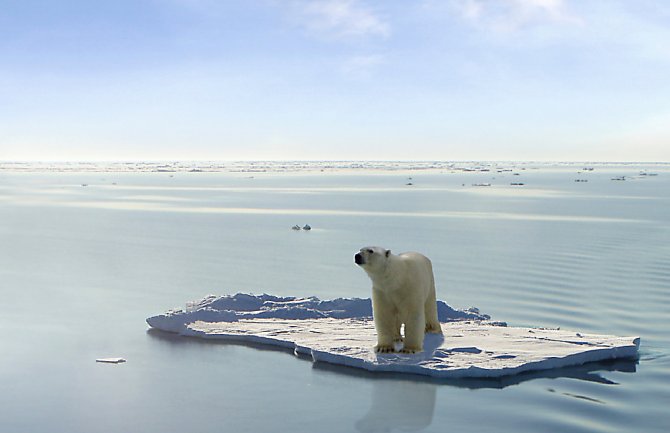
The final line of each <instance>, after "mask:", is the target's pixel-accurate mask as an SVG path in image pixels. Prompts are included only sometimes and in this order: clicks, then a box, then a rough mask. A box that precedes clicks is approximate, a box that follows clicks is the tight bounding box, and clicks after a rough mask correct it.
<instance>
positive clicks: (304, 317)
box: [147, 294, 640, 378]
mask: <svg viewBox="0 0 670 433" xmlns="http://www.w3.org/2000/svg"><path fill="white" fill-rule="evenodd" d="M438 305H439V308H438V316H439V319H440V322H442V331H443V333H444V336H441V335H434V334H427V335H426V339H425V341H424V351H423V352H421V353H418V354H414V355H407V354H402V353H390V354H378V353H375V352H374V350H373V347H374V345H375V343H376V333H375V328H374V323H373V321H372V308H371V304H370V300H369V299H335V300H331V301H322V300H319V299H318V298H315V297H310V298H292V297H277V296H272V295H259V296H255V295H246V294H237V295H232V296H209V297H207V298H205V299H203V300H201V301H198V302H194V303H191V304H189V305H187V307H186V308H185V309H180V310H173V311H168V312H167V313H165V314H161V315H157V316H154V317H150V318H148V319H147V323H148V324H149V325H150V326H152V327H153V328H156V329H160V330H163V331H170V332H176V333H179V334H181V335H184V336H189V337H200V338H205V339H222V340H228V341H241V342H248V343H258V344H267V345H272V346H279V347H284V348H288V349H291V350H294V352H295V353H296V354H299V355H308V356H311V357H312V359H313V360H314V361H315V362H326V363H331V364H338V365H345V366H349V367H356V368H362V369H365V370H369V371H380V372H398V373H412V374H420V375H426V376H431V377H438V378H465V377H479V378H481V377H501V376H508V375H514V374H517V373H521V372H526V371H537V370H547V369H554V368H561V367H568V366H575V365H581V364H584V363H587V362H592V361H603V360H607V359H615V358H635V357H636V356H637V352H638V348H639V344H640V339H639V337H617V336H610V335H594V334H585V333H580V332H574V331H567V330H558V329H544V328H519V327H508V326H505V324H504V323H502V322H490V321H489V320H488V319H489V316H486V315H483V314H481V313H479V311H477V310H476V309H470V310H455V309H453V308H451V307H449V306H448V305H447V304H445V303H444V302H442V301H439V304H438Z"/></svg>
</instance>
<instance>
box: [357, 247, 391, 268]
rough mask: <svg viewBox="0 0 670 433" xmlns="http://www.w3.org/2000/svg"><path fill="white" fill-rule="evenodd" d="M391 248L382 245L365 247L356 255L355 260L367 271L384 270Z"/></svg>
mask: <svg viewBox="0 0 670 433" xmlns="http://www.w3.org/2000/svg"><path fill="white" fill-rule="evenodd" d="M390 255H391V250H387V249H386V248H382V247H363V248H361V250H360V251H359V252H357V253H356V255H355V256H354V262H355V263H356V264H357V265H358V266H360V267H361V268H363V269H364V270H365V271H366V272H367V273H376V272H380V271H383V269H384V268H385V267H386V260H387V259H388V258H389V256H390Z"/></svg>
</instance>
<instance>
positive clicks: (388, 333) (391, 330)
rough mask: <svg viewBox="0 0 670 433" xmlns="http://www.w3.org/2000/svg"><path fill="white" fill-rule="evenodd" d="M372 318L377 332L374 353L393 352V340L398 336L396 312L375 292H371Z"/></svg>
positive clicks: (390, 304)
mask: <svg viewBox="0 0 670 433" xmlns="http://www.w3.org/2000/svg"><path fill="white" fill-rule="evenodd" d="M372 317H373V319H374V321H375V329H376V330H377V346H375V352H377V353H389V352H393V351H395V346H394V344H393V339H394V338H397V337H398V336H400V328H399V326H398V312H397V311H396V308H395V306H393V304H392V303H391V302H389V301H388V299H386V297H385V296H384V295H383V294H381V293H376V292H375V291H373V292H372ZM396 328H397V329H396Z"/></svg>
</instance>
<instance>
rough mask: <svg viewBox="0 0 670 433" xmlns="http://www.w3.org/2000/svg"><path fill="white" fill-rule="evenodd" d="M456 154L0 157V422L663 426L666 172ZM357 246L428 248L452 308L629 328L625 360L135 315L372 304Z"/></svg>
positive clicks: (668, 237)
mask: <svg viewBox="0 0 670 433" xmlns="http://www.w3.org/2000/svg"><path fill="white" fill-rule="evenodd" d="M352 167H356V168H355V169H353V168H352ZM473 167H474V169H473V170H472V171H466V170H464V169H463V168H464V166H453V165H448V164H441V165H440V164H435V165H428V166H426V165H421V166H415V167H414V168H417V169H416V170H407V168H412V167H411V166H410V167H407V166H397V165H394V164H387V165H383V164H381V165H380V166H373V167H372V166H369V165H368V166H365V165H364V166H362V167H359V166H358V165H355V164H349V165H346V164H345V165H344V166H338V167H336V168H331V167H330V166H325V165H323V164H321V165H315V166H309V165H307V166H304V165H301V164H294V165H290V166H286V165H277V164H274V165H273V164H271V163H268V164H263V165H262V166H261V165H254V166H250V165H248V166H244V167H242V168H240V167H237V166H235V167H234V168H235V169H234V170H225V169H217V170H216V171H214V172H188V171H187V170H185V169H184V167H181V166H180V167H177V171H176V172H170V171H161V172H150V171H148V170H146V167H140V168H138V167H137V166H132V167H130V166H129V167H125V168H124V171H123V172H120V171H116V170H119V166H114V167H111V168H110V167H108V166H99V167H96V166H94V165H93V166H86V167H81V166H75V167H74V168H73V167H70V166H60V167H56V168H53V167H50V166H43V165H40V166H30V165H20V166H11V165H10V166H8V165H5V166H2V167H0V296H1V299H2V301H1V302H0V332H1V333H2V337H0V354H1V356H0V384H2V392H0V431H2V432H69V433H76V432H118V431H137V432H140V431H141V432H264V431H291V432H316V431H318V432H347V431H352V432H356V431H360V432H389V431H425V432H444V431H452V430H453V431H465V432H467V431H477V432H481V431H484V432H492V431H495V432H506V431H510V432H537V431H551V432H666V431H668V430H669V429H670V415H669V413H668V410H667V408H668V407H670V386H669V384H670V356H669V355H670V166H669V165H664V164H654V165H648V166H641V165H635V164H618V165H606V164H597V165H594V166H592V167H593V168H594V169H593V170H592V171H591V170H589V171H584V170H583V169H584V166H582V165H571V164H561V165H548V164H507V165H492V166H481V165H479V166H477V165H475V164H473ZM154 168H155V167H154ZM172 168H174V167H167V168H165V167H163V168H162V170H166V169H172ZM187 168H188V167H187ZM205 168H211V167H205ZM95 170H101V171H95ZM110 170H113V171H110ZM483 170H489V171H483ZM499 170H500V171H499ZM502 170H505V171H502ZM507 170H511V171H507ZM515 173H517V174H518V175H515ZM652 174H655V176H653V175H652ZM619 176H625V177H626V178H625V179H626V180H623V181H621V180H612V179H613V178H617V177H619ZM410 178H411V179H410ZM576 179H580V180H587V181H588V182H575V180H576ZM407 183H411V184H412V185H407ZM511 183H523V185H514V186H513V185H511ZM487 184H490V186H473V185H487ZM295 224H299V225H301V226H302V225H304V224H310V225H311V226H312V227H313V230H311V231H309V232H306V231H293V230H291V226H293V225H295ZM365 245H381V246H385V247H387V248H390V249H392V250H393V251H395V252H398V253H399V252H402V251H407V250H416V251H420V252H423V253H424V254H426V255H427V256H429V257H430V258H431V259H432V261H433V265H434V269H435V276H436V281H437V291H438V298H440V299H443V300H445V301H446V302H447V303H449V304H450V305H452V306H454V307H457V308H465V307H470V306H476V307H478V308H479V309H480V310H481V311H482V312H484V313H487V314H490V315H491V316H492V318H493V319H494V320H501V321H506V322H508V323H509V324H510V325H524V326H525V325H530V326H546V327H561V328H565V329H574V330H576V331H580V332H593V333H608V334H618V335H639V336H641V338H642V344H641V348H640V359H639V360H638V361H620V362H610V363H600V364H589V365H585V366H582V367H578V368H571V369H562V370H558V371H549V372H543V373H534V374H526V375H520V376H514V377H507V378H503V379H500V380H483V381H482V380H459V381H433V380H427V379H423V378H417V377H411V376H403V377H394V376H388V375H375V374H369V373H363V372H357V371H354V370H352V369H347V368H338V367H332V366H328V365H321V364H313V363H312V362H311V361H310V360H308V359H301V358H297V357H295V356H294V355H293V354H291V353H289V352H285V351H281V350H269V349H266V348H260V347H253V346H248V345H238V344H222V343H208V342H201V341H195V340H191V339H187V338H181V337H175V336H171V335H169V334H163V333H156V332H149V331H148V326H147V325H146V323H145V322H144V320H145V319H146V318H147V317H149V316H152V315H155V314H158V313H161V312H163V311H165V310H167V309H170V308H173V307H182V306H184V304H185V303H186V302H188V301H191V300H196V299H199V298H202V297H204V296H205V295H208V294H232V293H237V292H251V293H263V292H265V293H271V294H275V295H282V296H311V295H315V296H318V297H320V298H322V299H329V298H336V297H368V296H370V283H369V280H368V279H367V277H366V275H365V274H364V273H363V272H362V271H361V270H360V269H358V268H357V267H356V266H355V265H354V263H353V254H354V253H355V252H356V251H357V250H358V249H359V248H360V247H362V246H365ZM112 356H118V357H123V358H125V359H127V360H128V362H127V363H124V364H119V365H106V364H100V363H96V362H95V360H96V359H97V358H103V357H112Z"/></svg>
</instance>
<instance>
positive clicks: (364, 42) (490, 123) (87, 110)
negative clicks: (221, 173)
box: [0, 0, 670, 161]
mask: <svg viewBox="0 0 670 433" xmlns="http://www.w3.org/2000/svg"><path fill="white" fill-rule="evenodd" d="M0 60H1V63H0V65H1V67H0V160H132V159H153V160H173V159H174V160H178V159H179V160H230V159H376V160H398V159H402V160H411V159H440V160H473V159H486V160H578V161H582V160H601V161H670V2H667V1H665V0H656V1H653V0H636V1H633V0H629V1H627V0H442V1H439V0H417V1H409V0H395V1H372V0H323V1H301V0H283V1H282V0H257V1H253V0H239V1H235V0H229V1H225V0H220V1H215V0H133V1H131V0H115V1H109V2H102V1H100V2H98V1H90V0H70V1H68V0H62V1H46V0H45V1H36V0H20V1H19V0H16V1H7V0H0Z"/></svg>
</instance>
